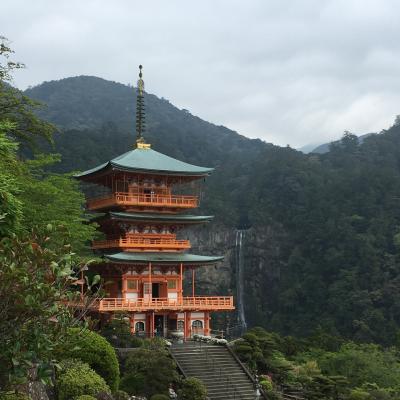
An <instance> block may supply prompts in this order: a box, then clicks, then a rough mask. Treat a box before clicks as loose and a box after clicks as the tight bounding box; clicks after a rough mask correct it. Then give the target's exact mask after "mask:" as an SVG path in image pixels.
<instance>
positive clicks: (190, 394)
mask: <svg viewBox="0 0 400 400" xmlns="http://www.w3.org/2000/svg"><path fill="white" fill-rule="evenodd" d="M178 395H179V399H180V400H206V398H207V390H206V387H205V386H204V384H203V382H202V381H201V380H199V379H196V378H187V379H185V380H184V381H183V383H182V389H181V390H179V393H178Z"/></svg>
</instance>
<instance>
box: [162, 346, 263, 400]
mask: <svg viewBox="0 0 400 400" xmlns="http://www.w3.org/2000/svg"><path fill="white" fill-rule="evenodd" d="M170 351H171V353H172V354H173V355H174V357H175V359H176V360H177V361H178V362H179V365H180V367H181V369H182V370H183V372H184V373H185V375H186V376H191V377H196V378H198V379H200V380H201V381H202V382H203V383H204V385H205V386H206V388H207V393H208V397H209V398H210V399H211V400H222V399H224V400H230V399H232V400H233V399H235V400H250V399H251V400H254V398H255V388H254V384H253V382H252V381H251V379H250V378H249V377H248V376H247V374H246V373H245V372H244V371H243V369H242V367H241V365H240V364H239V363H238V362H237V361H236V359H235V358H234V357H233V356H232V354H231V353H230V351H229V350H228V349H227V348H226V347H225V346H220V345H208V344H201V346H200V345H199V344H198V343H193V342H187V343H184V344H183V345H182V344H179V345H173V346H172V347H171V348H170ZM234 393H236V394H234Z"/></svg>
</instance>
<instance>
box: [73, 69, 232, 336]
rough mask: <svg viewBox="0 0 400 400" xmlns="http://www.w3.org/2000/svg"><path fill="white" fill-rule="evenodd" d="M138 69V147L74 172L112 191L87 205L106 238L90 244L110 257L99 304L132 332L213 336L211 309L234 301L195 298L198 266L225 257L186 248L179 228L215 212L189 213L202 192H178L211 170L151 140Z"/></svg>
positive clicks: (104, 268) (101, 267)
mask: <svg viewBox="0 0 400 400" xmlns="http://www.w3.org/2000/svg"><path fill="white" fill-rule="evenodd" d="M139 68H140V73H139V80H138V85H137V87H138V93H137V109H136V132H137V140H136V146H135V149H134V150H131V151H128V152H127V153H125V154H122V155H121V156H119V157H116V158H114V159H112V160H110V161H108V162H106V163H104V164H102V165H99V166H98V167H95V168H93V169H90V170H88V171H85V172H82V173H80V174H78V175H76V178H77V179H79V180H81V181H84V182H89V183H92V184H96V185H99V186H100V187H101V188H102V189H103V190H104V191H106V192H107V194H105V195H103V196H101V197H96V198H89V199H87V208H88V210H90V211H94V212H98V213H102V215H101V217H98V218H97V222H98V224H99V226H100V229H101V231H102V232H103V233H104V234H105V237H106V238H105V240H101V241H94V242H93V244H92V247H93V249H95V250H96V251H100V252H101V253H102V254H103V257H104V260H105V262H104V263H103V264H100V265H97V266H95V269H96V271H97V272H98V273H99V274H100V275H101V277H102V278H103V280H104V282H106V286H105V288H106V292H107V297H105V298H103V299H101V300H100V301H99V302H98V303H96V311H98V312H100V313H111V314H112V313H114V312H121V311H122V312H126V313H127V314H128V315H129V321H130V329H131V332H132V333H136V334H143V335H147V336H154V335H162V336H169V335H170V334H171V333H172V332H177V331H178V332H179V331H180V332H183V335H184V337H185V338H189V337H191V336H192V335H193V334H195V333H198V334H204V335H209V334H210V313H211V312H212V311H229V310H233V309H234V306H233V298H232V297H231V296H197V295H196V293H195V269H196V268H198V267H202V266H207V265H215V264H216V263H217V262H218V261H220V260H222V258H223V257H219V256H202V255H195V254H191V253H189V252H188V250H189V249H190V247H191V245H190V242H189V240H185V239H181V238H179V237H178V235H179V231H180V230H181V229H182V228H184V227H187V226H190V225H194V224H202V223H206V222H209V221H210V220H211V219H212V217H211V216H199V215H192V214H188V213H187V212H188V211H190V210H192V209H195V208H196V207H198V201H199V199H198V196H196V195H193V194H176V192H178V191H179V193H180V192H182V190H183V189H184V188H188V187H189V188H190V187H191V186H192V185H191V183H193V182H195V181H198V180H200V179H204V178H205V177H207V176H208V175H209V174H210V173H211V172H212V168H203V167H199V166H195V165H191V164H187V163H185V162H182V161H179V160H176V159H174V158H171V157H168V156H166V155H164V154H161V153H159V152H157V151H154V150H153V149H151V146H150V145H149V144H147V143H146V142H145V140H144V138H143V132H144V117H145V115H144V83H143V80H142V71H141V69H142V67H141V66H140V67H139ZM188 269H189V270H191V272H192V282H191V290H192V293H191V295H190V296H185V295H184V293H183V279H184V273H185V271H186V270H188Z"/></svg>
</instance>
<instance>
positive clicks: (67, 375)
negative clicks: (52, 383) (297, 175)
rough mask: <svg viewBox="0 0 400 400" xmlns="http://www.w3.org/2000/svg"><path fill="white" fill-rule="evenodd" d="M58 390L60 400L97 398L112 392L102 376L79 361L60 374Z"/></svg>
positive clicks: (57, 383) (57, 381)
mask: <svg viewBox="0 0 400 400" xmlns="http://www.w3.org/2000/svg"><path fill="white" fill-rule="evenodd" d="M56 388H57V391H58V399H59V400H70V399H74V398H76V397H79V396H82V395H91V396H96V395H97V393H99V392H103V391H104V392H109V391H110V389H109V388H108V386H107V384H106V382H105V381H104V379H103V378H102V377H101V376H100V375H98V374H97V373H96V372H94V371H93V370H92V369H91V368H90V367H89V365H88V364H85V363H83V362H79V361H77V362H76V363H75V365H74V366H70V367H68V368H66V369H63V370H62V371H61V373H59V375H58V378H57V380H56Z"/></svg>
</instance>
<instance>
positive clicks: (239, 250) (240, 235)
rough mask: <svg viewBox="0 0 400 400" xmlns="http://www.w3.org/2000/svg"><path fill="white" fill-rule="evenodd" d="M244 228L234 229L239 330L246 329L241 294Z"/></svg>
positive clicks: (242, 284)
mask: <svg viewBox="0 0 400 400" xmlns="http://www.w3.org/2000/svg"><path fill="white" fill-rule="evenodd" d="M245 232H246V231H245V230H242V229H238V230H237V231H236V290H237V298H236V305H237V310H238V322H239V326H240V327H241V331H242V332H244V331H245V330H246V327H247V324H246V318H245V314H244V296H243V286H244V281H243V266H244V263H243V239H244V237H245Z"/></svg>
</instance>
